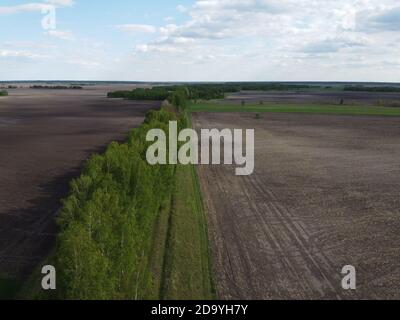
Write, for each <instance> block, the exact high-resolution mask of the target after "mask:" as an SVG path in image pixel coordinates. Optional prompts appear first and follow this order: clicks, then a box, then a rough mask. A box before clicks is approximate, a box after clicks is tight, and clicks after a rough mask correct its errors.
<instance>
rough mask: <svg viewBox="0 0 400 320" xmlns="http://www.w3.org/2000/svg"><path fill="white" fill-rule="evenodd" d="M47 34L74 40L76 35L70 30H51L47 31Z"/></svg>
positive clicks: (61, 38)
mask: <svg viewBox="0 0 400 320" xmlns="http://www.w3.org/2000/svg"><path fill="white" fill-rule="evenodd" d="M45 34H46V35H48V36H51V37H54V38H57V39H60V40H67V41H72V40H74V39H75V38H74V35H73V34H72V32H70V31H62V30H49V31H46V32H45Z"/></svg>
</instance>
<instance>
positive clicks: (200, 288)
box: [161, 165, 215, 300]
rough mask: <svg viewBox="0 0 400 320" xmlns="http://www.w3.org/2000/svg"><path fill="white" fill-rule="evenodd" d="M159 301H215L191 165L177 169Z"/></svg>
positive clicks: (197, 187)
mask: <svg viewBox="0 0 400 320" xmlns="http://www.w3.org/2000/svg"><path fill="white" fill-rule="evenodd" d="M176 174H177V180H176V181H177V183H176V185H175V193H174V196H173V201H172V207H171V216H170V223H169V225H170V229H169V232H168V241H167V248H166V250H167V251H166V252H167V255H166V260H165V261H164V279H163V284H162V288H161V298H162V299H165V300H182V299H184V300H211V299H214V298H215V292H214V286H213V282H212V275H211V263H210V255H209V245H208V236H207V224H206V220H205V216H204V211H203V205H202V200H201V193H200V189H199V185H198V181H197V172H196V170H195V167H194V166H192V165H187V166H184V165H178V166H177V172H176Z"/></svg>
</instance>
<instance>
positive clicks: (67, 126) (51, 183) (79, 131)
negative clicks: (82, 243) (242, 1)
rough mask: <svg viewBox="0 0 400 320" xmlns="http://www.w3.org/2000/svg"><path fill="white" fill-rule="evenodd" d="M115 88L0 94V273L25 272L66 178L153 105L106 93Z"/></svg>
mask: <svg viewBox="0 0 400 320" xmlns="http://www.w3.org/2000/svg"><path fill="white" fill-rule="evenodd" d="M116 89H119V88H115V87H113V88H107V87H101V88H96V87H91V88H89V89H85V90H42V89H35V90H30V89H16V90H9V93H10V95H9V96H8V97H4V98H3V97H2V98H0V154H1V157H0V181H1V184H0V277H12V276H20V275H27V274H28V273H29V272H30V271H31V269H32V268H33V267H34V266H35V265H36V264H37V263H38V262H39V261H41V260H42V259H43V258H44V257H45V256H46V255H47V254H48V253H49V251H50V250H51V249H52V247H53V244H54V240H55V235H56V231H57V230H56V227H55V223H54V218H55V215H56V212H57V209H58V208H59V205H60V199H61V198H62V197H64V196H65V195H66V193H67V192H68V184H69V181H70V180H71V178H73V177H74V176H76V175H78V174H79V173H80V169H81V168H82V166H83V164H84V161H85V160H86V159H87V158H88V157H89V156H90V155H91V154H92V153H93V152H96V151H101V150H102V149H104V148H105V147H106V146H107V144H108V143H109V142H111V141H115V140H122V139H124V138H125V137H126V134H127V133H128V131H129V130H130V129H132V128H133V127H135V126H138V125H139V124H141V123H142V121H143V119H144V115H145V113H146V112H147V111H148V110H149V109H151V108H158V107H159V103H158V102H143V103H142V102H137V101H136V102H135V101H122V100H111V99H107V98H105V97H106V93H107V92H108V91H112V90H116Z"/></svg>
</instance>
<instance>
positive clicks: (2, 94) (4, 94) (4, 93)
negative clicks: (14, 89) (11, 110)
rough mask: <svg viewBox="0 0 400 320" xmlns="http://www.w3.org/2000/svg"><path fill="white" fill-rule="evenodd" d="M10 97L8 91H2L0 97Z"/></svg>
mask: <svg viewBox="0 0 400 320" xmlns="http://www.w3.org/2000/svg"><path fill="white" fill-rule="evenodd" d="M5 96H8V92H7V91H6V90H0V97H5Z"/></svg>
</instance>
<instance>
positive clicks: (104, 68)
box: [0, 0, 400, 82]
mask: <svg viewBox="0 0 400 320" xmlns="http://www.w3.org/2000/svg"><path fill="white" fill-rule="evenodd" d="M53 9H54V10H53ZM42 10H45V11H44V12H42ZM52 12H55V14H56V16H55V22H56V25H53V26H52V28H50V29H49V28H44V27H43V25H42V20H43V19H44V18H45V17H48V15H49V13H52ZM0 30H2V34H1V38H0V70H1V72H0V80H25V79H26V80H34V79H39V80H45V79H47V80H57V79H69V80H141V81H242V80H243V81H270V80H275V81H281V80H310V81H319V80H326V81H395V82H400V41H399V40H400V3H399V1H398V0H380V1H377V0H279V1H278V0H240V1H239V0H179V1H176V0H168V1H165V0H163V1H162V0H147V1H136V0H115V1H113V2H111V1H105V0H104V1H103V0H96V1H93V0H37V1H35V0H30V1H22V0H12V1H11V0H1V1H0Z"/></svg>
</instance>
